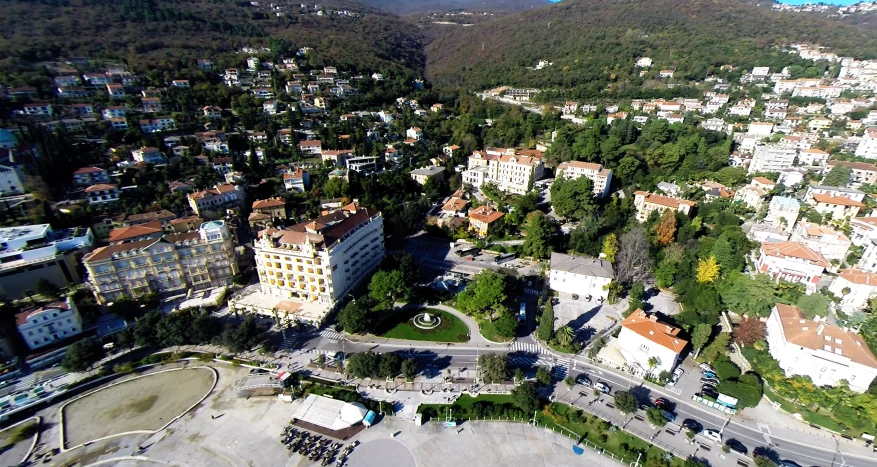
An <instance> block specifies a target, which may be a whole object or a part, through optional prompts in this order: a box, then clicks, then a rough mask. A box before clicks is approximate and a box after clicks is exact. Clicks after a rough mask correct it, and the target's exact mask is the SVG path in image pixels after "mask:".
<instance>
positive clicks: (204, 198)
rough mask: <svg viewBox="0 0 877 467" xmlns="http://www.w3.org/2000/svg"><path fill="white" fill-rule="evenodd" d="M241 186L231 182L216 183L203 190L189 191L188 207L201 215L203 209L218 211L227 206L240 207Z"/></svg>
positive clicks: (242, 197) (241, 197) (241, 198)
mask: <svg viewBox="0 0 877 467" xmlns="http://www.w3.org/2000/svg"><path fill="white" fill-rule="evenodd" d="M241 190H242V189H241V188H239V187H238V186H235V185H231V184H222V185H216V186H214V187H213V188H208V189H206V190H203V191H198V192H195V193H190V194H189V195H188V196H187V198H188V199H189V207H191V208H192V211H194V212H195V215H197V216H201V214H202V213H203V212H204V211H207V210H210V211H214V212H216V211H218V210H222V209H228V208H237V207H240V204H241V202H242V201H243V199H244V196H243V193H241Z"/></svg>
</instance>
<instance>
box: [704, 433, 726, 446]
mask: <svg viewBox="0 0 877 467" xmlns="http://www.w3.org/2000/svg"><path fill="white" fill-rule="evenodd" d="M703 435H704V436H706V437H707V438H708V439H710V440H712V441H715V442H716V443H721V442H722V434H721V433H720V432H719V430H703Z"/></svg>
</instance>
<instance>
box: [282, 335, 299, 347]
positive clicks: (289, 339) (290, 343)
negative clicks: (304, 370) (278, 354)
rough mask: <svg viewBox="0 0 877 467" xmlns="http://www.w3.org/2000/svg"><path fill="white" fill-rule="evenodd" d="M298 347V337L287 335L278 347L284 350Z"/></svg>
mask: <svg viewBox="0 0 877 467" xmlns="http://www.w3.org/2000/svg"><path fill="white" fill-rule="evenodd" d="M297 346H298V336H297V335H294V334H288V335H286V336H285V337H284V338H283V344H282V345H281V346H280V347H281V348H282V349H284V350H292V349H294V348H296V347H297Z"/></svg>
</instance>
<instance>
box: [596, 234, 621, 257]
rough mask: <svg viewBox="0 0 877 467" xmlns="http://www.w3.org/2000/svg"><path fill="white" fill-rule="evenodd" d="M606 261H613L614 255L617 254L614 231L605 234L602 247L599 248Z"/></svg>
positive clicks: (616, 241) (616, 239)
mask: <svg viewBox="0 0 877 467" xmlns="http://www.w3.org/2000/svg"><path fill="white" fill-rule="evenodd" d="M600 251H601V253H603V256H604V257H605V258H606V261H609V262H610V263H613V262H615V255H616V254H618V237H616V236H615V234H614V233H611V234H609V235H607V236H606V238H605V239H604V240H603V248H602V249H601V250H600Z"/></svg>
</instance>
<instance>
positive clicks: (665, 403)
mask: <svg viewBox="0 0 877 467" xmlns="http://www.w3.org/2000/svg"><path fill="white" fill-rule="evenodd" d="M672 405H673V403H672V402H670V401H669V400H667V399H665V398H663V397H659V398H657V399H655V406H656V407H660V408H662V409H666V408H668V407H671V406H672Z"/></svg>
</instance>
